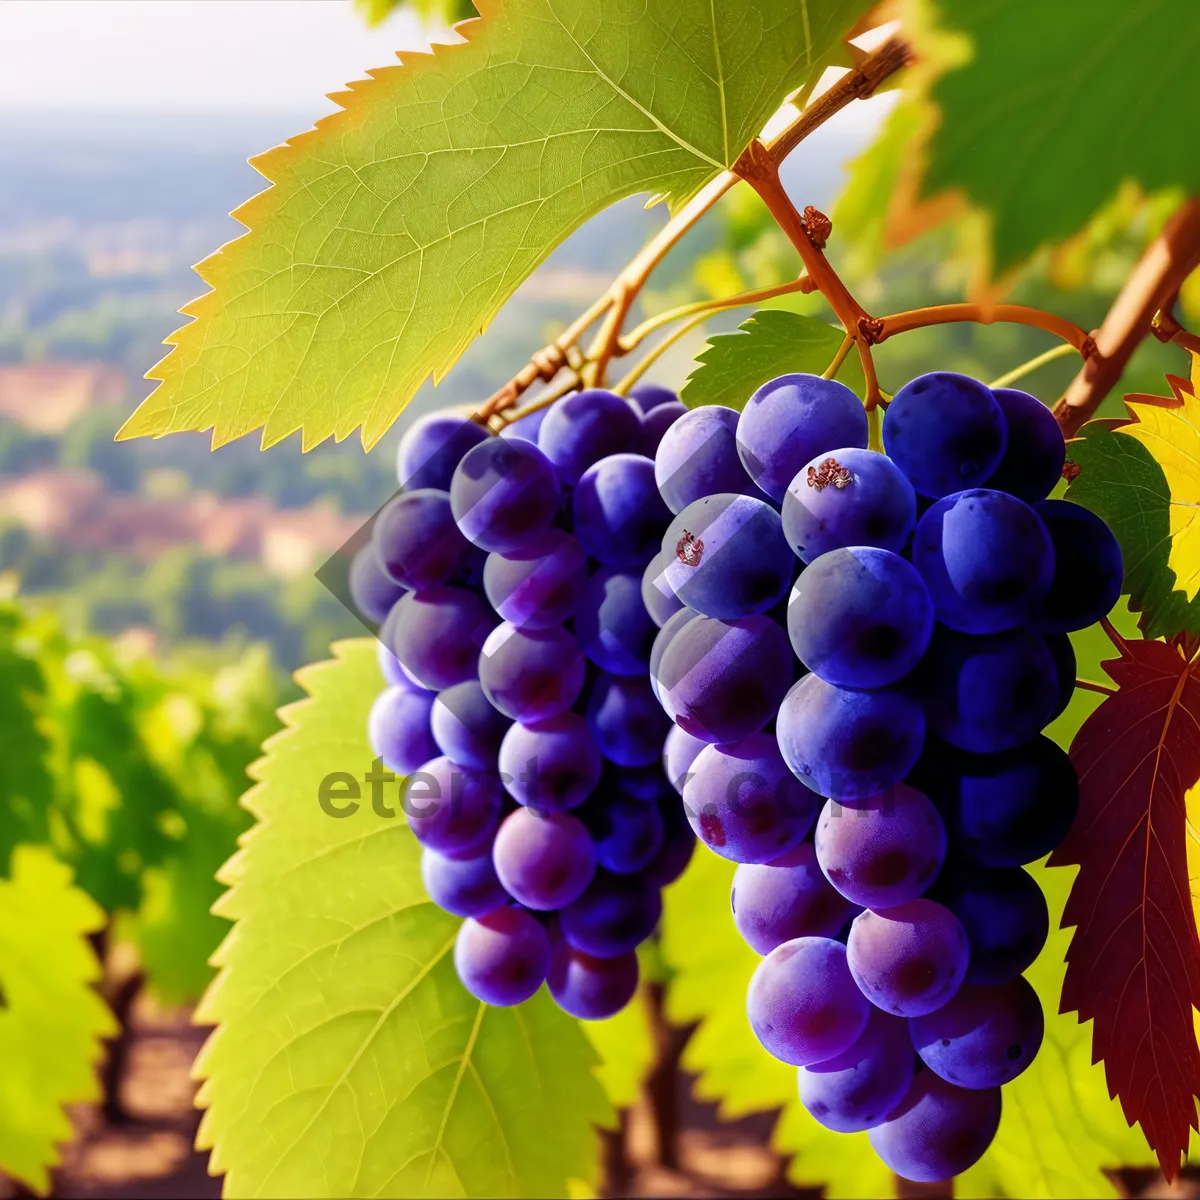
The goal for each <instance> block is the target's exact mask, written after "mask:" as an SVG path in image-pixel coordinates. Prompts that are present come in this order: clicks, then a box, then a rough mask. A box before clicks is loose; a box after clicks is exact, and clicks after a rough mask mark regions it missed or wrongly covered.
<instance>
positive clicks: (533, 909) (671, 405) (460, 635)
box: [350, 387, 695, 1019]
mask: <svg viewBox="0 0 1200 1200" xmlns="http://www.w3.org/2000/svg"><path fill="white" fill-rule="evenodd" d="M683 412H684V407H683V405H682V404H680V403H679V402H678V400H677V398H676V397H675V395H674V393H671V392H668V391H665V389H662V388H656V387H646V388H642V389H638V390H637V391H636V392H635V394H634V396H633V397H632V398H631V399H630V400H625V399H624V398H622V397H621V396H618V395H616V394H615V393H613V392H609V391H605V390H602V389H590V390H586V391H582V392H579V393H576V394H574V395H571V396H568V397H566V398H563V399H561V400H559V401H557V402H556V403H554V404H553V405H552V406H550V407H549V408H546V409H543V410H539V411H535V412H533V413H530V414H529V415H528V416H526V417H524V418H521V419H519V420H517V421H515V422H513V423H511V424H510V425H508V426H507V427H506V428H505V429H504V431H503V433H502V434H501V435H500V436H492V435H491V434H490V432H489V431H488V430H487V429H485V428H484V427H483V426H482V425H480V424H478V423H475V422H472V421H469V420H465V419H462V418H459V417H455V416H449V415H436V416H433V417H428V418H425V419H423V420H421V421H419V422H417V423H416V424H414V425H413V426H412V428H411V429H410V430H409V431H408V433H407V434H406V435H405V437H404V438H403V440H402V441H401V444H400V448H399V453H398V460H397V473H398V476H399V480H400V483H401V491H400V492H399V493H398V494H397V495H396V496H395V497H393V499H392V500H391V501H389V502H388V504H387V505H386V506H385V507H384V508H383V509H382V510H381V511H380V512H379V514H378V515H377V517H376V520H375V523H374V527H373V532H372V540H371V542H370V543H369V544H368V545H367V546H366V547H365V548H364V549H363V550H362V551H360V553H359V555H358V556H357V557H356V559H355V561H354V563H353V566H352V569H351V577H350V585H351V593H352V596H353V599H354V601H355V603H356V605H357V606H358V607H359V609H360V611H361V612H362V613H363V615H364V616H366V617H368V618H370V619H372V620H374V621H376V622H379V623H380V633H379V647H380V650H379V657H380V665H381V667H382V670H383V674H384V676H385V679H386V681H387V684H388V686H387V688H386V689H385V690H384V691H383V692H382V693H381V694H380V695H379V696H378V698H377V699H376V701H375V703H374V705H373V707H372V709H371V713H370V718H369V723H368V725H369V727H368V734H369V738H370V743H371V747H372V749H373V751H374V753H375V755H376V756H377V757H378V758H379V759H380V760H382V762H383V764H384V765H385V766H386V767H387V768H388V769H389V770H392V771H395V772H396V773H397V774H399V775H402V776H405V777H406V778H405V780H404V782H403V784H402V789H403V790H402V805H403V808H404V811H405V814H406V816H407V818H408V824H409V827H410V828H411V829H412V831H413V834H414V835H415V836H416V838H417V840H418V841H419V842H420V843H421V845H422V858H421V873H422V877H423V880H424V883H425V888H426V890H427V892H428V894H429V896H430V898H431V899H432V900H433V901H434V903H435V904H437V905H439V906H440V907H441V908H443V909H445V910H446V911H447V912H450V913H453V914H454V915H456V916H460V917H463V918H465V920H464V921H463V924H462V926H461V928H460V931H459V933H458V937H457V941H456V943H455V950H454V962H455V966H456V969H457V971H458V975H459V978H460V979H461V980H462V982H463V984H464V985H465V986H466V988H467V989H468V990H469V991H470V992H471V993H472V994H473V995H474V996H476V997H478V998H479V999H480V1000H482V1001H484V1002H486V1003H488V1004H497V1005H509V1004H518V1003H520V1002H521V1001H523V1000H526V999H528V998H529V997H530V996H531V995H533V993H534V992H536V991H537V990H538V988H539V987H540V986H541V985H542V983H543V982H545V983H547V984H548V986H549V990H550V994H551V995H552V996H553V998H554V1000H555V1001H556V1002H557V1003H558V1005H559V1006H560V1007H561V1008H563V1009H564V1010H565V1011H567V1012H569V1013H571V1014H573V1015H574V1016H577V1017H581V1018H584V1019H599V1018H603V1017H607V1016H610V1015H612V1014H613V1013H615V1012H617V1011H618V1010H619V1009H621V1008H623V1007H624V1005H625V1004H626V1003H627V1002H628V1001H629V999H630V997H631V996H632V995H633V993H634V990H635V989H636V987H637V982H638V963H637V956H636V953H635V951H636V948H637V946H638V944H639V943H640V942H642V941H643V940H644V939H645V938H646V937H648V936H649V935H650V934H651V932H652V931H653V930H654V928H655V926H656V925H657V923H658V919H659V916H660V914H661V911H662V900H661V889H662V887H663V886H665V885H666V884H667V883H669V882H671V881H672V880H673V879H675V878H676V877H677V876H678V875H679V874H680V873H681V872H682V871H683V869H684V867H685V866H686V865H687V863H688V860H689V859H690V857H691V853H692V850H693V847H694V844H695V837H694V835H693V833H692V831H691V828H690V826H689V825H688V823H687V821H686V820H685V819H684V816H683V813H682V812H681V811H680V808H679V805H678V804H677V803H676V802H675V801H674V796H673V794H672V792H671V789H670V787H669V785H668V784H667V781H666V777H665V775H664V773H663V769H662V766H661V765H660V759H661V757H662V752H663V741H664V738H665V735H666V732H667V729H668V727H669V722H668V720H667V718H666V717H665V716H664V715H663V713H662V710H661V709H660V708H659V706H658V703H657V701H656V700H655V697H654V694H653V692H652V690H651V686H650V677H649V673H648V664H649V661H650V652H651V649H652V645H653V642H654V635H655V634H656V633H657V626H656V625H655V623H654V620H652V618H651V616H650V614H649V612H648V611H647V603H646V598H645V597H644V595H643V587H642V576H643V570H644V568H645V565H646V563H647V562H648V561H649V560H650V559H651V558H652V557H653V556H654V555H655V554H656V552H657V551H658V549H659V545H660V543H661V541H662V536H663V531H664V530H665V529H666V527H667V525H668V524H669V522H670V519H671V513H670V512H669V511H668V509H667V507H666V505H665V504H664V503H663V501H662V500H661V499H660V497H659V492H658V484H657V482H656V479H655V463H654V457H653V456H654V453H655V450H656V449H657V446H658V443H659V440H660V439H661V437H662V436H663V434H664V432H665V431H666V430H667V429H668V428H669V427H670V426H671V424H672V423H673V422H674V421H675V420H676V418H677V417H679V416H680V415H681V414H682V413H683Z"/></svg>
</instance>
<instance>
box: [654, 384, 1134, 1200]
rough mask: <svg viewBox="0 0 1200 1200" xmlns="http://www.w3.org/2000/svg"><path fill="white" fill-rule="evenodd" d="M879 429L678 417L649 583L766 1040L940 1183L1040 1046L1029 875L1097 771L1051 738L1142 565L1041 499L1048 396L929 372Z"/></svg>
mask: <svg viewBox="0 0 1200 1200" xmlns="http://www.w3.org/2000/svg"><path fill="white" fill-rule="evenodd" d="M882 438H883V444H884V449H885V452H886V453H882V454H881V453H877V452H874V451H872V450H869V449H868V448H867V445H868V422H867V417H866V415H865V413H864V410H863V407H862V405H861V404H860V403H859V401H858V399H857V398H856V397H855V396H854V394H853V393H852V392H850V391H849V390H848V389H846V388H845V387H843V386H842V385H841V384H839V383H837V382H834V381H830V380H826V379H823V378H819V377H816V376H810V375H787V376H783V377H781V378H778V379H775V380H773V381H771V382H770V383H767V384H765V385H764V386H763V387H762V388H760V389H759V390H758V391H757V392H756V393H755V394H754V395H753V396H752V397H751V399H750V401H749V402H748V403H747V405H746V408H745V410H744V411H743V412H742V413H741V414H740V416H739V414H737V413H735V412H733V411H732V410H729V409H725V408H719V407H708V408H701V409H696V410H694V411H691V412H689V413H687V414H686V415H683V416H681V417H680V418H679V419H678V420H676V421H675V422H674V423H673V424H672V425H671V426H670V428H669V429H668V430H667V431H666V433H665V435H664V436H663V438H662V442H661V444H660V446H659V449H658V453H657V456H656V459H655V472H656V478H657V481H658V485H659V490H660V493H661V495H662V498H663V500H664V501H665V502H666V504H667V505H668V507H669V508H670V509H671V511H672V512H673V513H675V514H676V515H675V520H674V521H673V522H672V523H671V525H670V527H669V528H668V530H667V532H666V534H665V536H664V537H663V539H662V546H661V550H660V553H659V555H658V556H657V557H656V558H655V559H653V560H652V561H651V563H650V565H649V566H648V568H647V571H646V574H645V576H644V579H643V590H644V593H645V595H646V601H647V602H646V608H647V611H648V612H649V614H650V616H651V617H652V618H653V620H654V621H655V622H656V624H658V625H659V626H660V630H659V633H658V636H657V638H656V639H655V642H654V644H653V646H652V647H651V650H650V656H649V662H650V665H651V671H652V684H653V688H654V692H655V694H656V695H657V697H658V700H659V703H660V704H661V705H662V707H663V709H664V710H665V711H666V713H667V715H668V716H669V717H670V718H671V719H672V721H673V722H674V728H673V729H672V730H671V732H670V733H669V734H668V736H667V740H666V745H665V748H664V766H665V769H666V772H667V775H668V778H669V779H671V780H672V782H673V784H674V786H675V787H676V790H678V791H679V792H680V793H681V795H682V798H683V807H684V810H685V812H686V815H687V818H688V821H689V822H690V824H691V825H692V827H693V829H694V830H695V832H696V835H697V837H698V838H699V839H700V840H701V841H703V842H704V843H705V844H706V845H707V846H708V847H709V848H710V849H712V850H713V851H715V852H716V853H717V854H720V855H723V856H724V857H726V858H728V859H732V860H734V861H735V862H737V863H738V864H739V866H738V867H737V870H736V873H735V876H734V884H733V895H732V907H733V917H734V921H735V923H736V925H737V928H738V930H739V931H740V932H741V934H742V936H743V937H744V938H745V940H746V941H747V942H748V943H749V945H750V946H751V947H752V948H753V949H754V950H755V951H756V952H757V953H758V954H760V955H763V956H764V957H763V960H762V962H761V963H760V964H759V966H758V968H757V969H756V971H755V974H754V976H753V978H752V980H751V983H750V987H749V992H748V996H747V1012H748V1016H749V1020H750V1024H751V1026H752V1028H753V1030H754V1032H755V1034H756V1035H757V1037H758V1039H759V1040H760V1041H761V1042H762V1044H763V1046H764V1047H765V1048H766V1049H767V1050H768V1051H769V1052H770V1053H771V1054H773V1055H774V1056H775V1057H777V1058H779V1059H781V1060H782V1061H784V1062H787V1063H790V1064H793V1065H795V1066H797V1067H799V1069H800V1070H799V1090H800V1098H801V1100H802V1102H803V1103H804V1105H805V1106H806V1107H807V1109H808V1111H809V1112H810V1113H811V1114H812V1115H813V1117H814V1118H816V1120H818V1121H819V1122H821V1123H822V1124H823V1125H826V1126H827V1127H829V1128H830V1129H833V1130H836V1131H839V1132H852V1131H860V1130H870V1138H871V1142H872V1145H873V1146H874V1147H875V1150H876V1151H877V1153H878V1154H879V1155H880V1157H881V1158H882V1159H883V1160H884V1161H885V1162H886V1163H887V1164H888V1166H890V1167H891V1168H892V1169H893V1170H895V1171H896V1172H897V1173H898V1174H900V1175H902V1176H905V1177H907V1178H909V1179H913V1180H917V1181H926V1182H934V1181H940V1180H944V1179H947V1178H950V1177H951V1176H953V1175H956V1174H957V1173H959V1172H960V1171H962V1170H964V1169H965V1168H966V1167H968V1166H969V1165H970V1164H971V1163H973V1162H974V1161H975V1160H976V1159H977V1158H978V1157H979V1156H980V1155H981V1154H982V1153H983V1151H984V1150H985V1149H986V1147H987V1146H988V1144H989V1143H990V1141H991V1139H992V1137H993V1135H994V1133H995V1131H996V1128H997V1125H998V1123H999V1119H1000V1087H1001V1085H1002V1084H1004V1083H1007V1082H1008V1081H1009V1080H1011V1079H1013V1078H1014V1077H1015V1076H1016V1075H1018V1074H1020V1072H1021V1071H1023V1070H1024V1069H1025V1068H1026V1067H1027V1066H1028V1065H1029V1063H1030V1062H1031V1061H1032V1059H1033V1057H1034V1055H1035V1054H1036V1053H1037V1050H1038V1047H1039V1044H1040V1042H1041V1039H1042V1032H1043V1016H1042V1011H1041V1007H1040V1004H1039V1001H1038V998H1037V995H1036V994H1035V992H1034V990H1033V988H1032V987H1031V986H1030V985H1029V984H1028V982H1027V981H1026V980H1025V979H1024V978H1023V976H1022V972H1023V971H1024V970H1025V969H1026V968H1027V967H1028V966H1029V965H1030V964H1031V963H1032V962H1033V960H1034V959H1035V958H1036V957H1037V954H1038V953H1039V951H1040V950H1041V947H1042V945H1043V943H1044V941H1045V938H1046V935H1047V931H1048V916H1047V909H1046V903H1045V900H1044V898H1043V896H1042V894H1041V891H1040V889H1039V888H1038V886H1037V884H1036V882H1035V881H1034V879H1033V878H1032V877H1031V876H1030V875H1029V874H1028V873H1027V872H1026V871H1025V870H1023V869H1022V868H1023V867H1024V866H1025V865H1027V864H1029V863H1032V862H1034V861H1036V860H1037V859H1039V858H1041V857H1042V856H1044V855H1045V854H1047V853H1049V852H1050V851H1051V850H1053V849H1054V847H1055V846H1056V845H1057V844H1058V843H1059V842H1060V841H1061V839H1062V838H1063V836H1064V835H1065V834H1066V832H1067V829H1068V827H1069V826H1070V824H1071V821H1072V819H1073V817H1074V814H1075V810H1076V807H1077V804H1078V782H1077V779H1076V777H1075V773H1074V770H1073V768H1072V766H1071V763H1070V760H1069V759H1068V758H1067V756H1066V755H1065V754H1064V753H1063V751H1062V750H1060V749H1059V748H1058V747H1057V746H1056V745H1055V744H1054V743H1053V742H1051V741H1050V740H1049V739H1047V738H1045V737H1044V736H1041V734H1040V730H1041V729H1042V728H1043V727H1044V726H1045V725H1046V724H1047V723H1048V722H1049V721H1051V720H1052V719H1053V718H1054V717H1055V716H1056V715H1057V714H1058V713H1059V712H1061V711H1062V709H1063V708H1064V707H1065V705H1066V703H1067V701H1068V699H1069V697H1070V694H1071V691H1072V688H1073V687H1074V678H1075V663H1074V655H1073V652H1072V650H1071V645H1070V642H1069V641H1068V640H1067V636H1066V635H1067V632H1068V631H1070V630H1075V629H1080V628H1083V627H1084V626H1086V625H1089V624H1091V623H1092V622H1094V621H1096V620H1097V619H1098V618H1100V617H1101V616H1103V615H1104V614H1105V613H1107V612H1108V610H1109V609H1110V607H1111V606H1112V605H1113V603H1114V602H1115V601H1116V599H1117V596H1118V594H1119V591H1120V586H1121V579H1122V570H1121V557H1120V552H1119V550H1118V548H1117V544H1116V541H1115V540H1114V538H1113V536H1112V534H1111V533H1110V532H1109V530H1108V528H1107V527H1106V526H1105V525H1104V524H1103V522H1101V521H1100V520H1099V519H1098V518H1096V517H1094V516H1093V515H1092V514H1091V513H1089V512H1087V511H1086V510H1084V509H1082V508H1079V507H1077V506H1076V505H1073V504H1069V503H1066V502H1063V501H1059V500H1048V499H1046V496H1047V495H1048V493H1049V492H1050V490H1051V489H1052V488H1053V487H1054V485H1055V483H1056V481H1057V480H1058V479H1059V477H1060V475H1061V471H1062V466H1063V462H1064V456H1065V448H1064V443H1063V438H1062V435H1061V433H1060V431H1059V428H1058V426H1057V424H1056V423H1055V421H1054V419H1053V417H1052V416H1051V414H1050V413H1049V411H1048V410H1047V409H1046V408H1045V407H1043V405H1042V404H1041V403H1040V402H1039V401H1037V400H1036V399H1035V398H1034V397H1032V396H1029V395H1028V394H1026V393H1024V392H1019V391H1013V390H1002V389H997V390H995V391H993V390H990V389H989V388H987V387H985V386H983V385H982V384H980V383H978V382H976V381H975V380H972V379H969V378H966V377H964V376H961V375H956V374H951V373H948V372H936V373H932V374H928V375H923V376H921V377H920V378H918V379H914V380H913V381H912V382H910V383H909V384H908V385H907V386H905V387H904V388H902V389H901V390H900V391H899V392H898V393H897V395H896V396H895V398H894V399H893V400H892V402H891V403H890V405H889V406H888V409H887V412H886V415H885V417H884V420H883V425H882ZM789 651H794V655H793V654H792V653H790V652H789ZM797 676H799V677H798V678H797Z"/></svg>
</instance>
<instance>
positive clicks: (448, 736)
mask: <svg viewBox="0 0 1200 1200" xmlns="http://www.w3.org/2000/svg"><path fill="white" fill-rule="evenodd" d="M429 724H430V729H431V731H432V733H433V740H434V741H435V742H436V743H437V745H438V748H439V749H440V750H441V752H442V753H443V754H444V755H445V756H446V757H447V758H448V759H450V761H451V762H456V763H458V765H459V766H460V767H470V768H471V769H472V770H475V771H494V770H495V769H496V762H497V759H498V757H499V754H500V742H501V741H502V740H503V738H504V735H505V733H506V732H507V731H508V727H509V725H510V724H512V722H511V721H510V720H509V719H508V718H507V717H506V716H505V715H504V714H503V713H502V712H500V711H499V710H498V709H496V708H494V707H493V705H492V703H491V701H489V700H488V698H487V696H486V695H485V693H484V690H483V688H482V687H480V686H479V683H478V682H477V681H476V680H474V679H468V680H466V681H464V682H463V683H456V684H455V685H454V686H453V687H451V688H447V689H446V690H445V691H444V692H438V694H437V698H436V699H435V700H434V702H433V709H432V711H431V712H430V719H429Z"/></svg>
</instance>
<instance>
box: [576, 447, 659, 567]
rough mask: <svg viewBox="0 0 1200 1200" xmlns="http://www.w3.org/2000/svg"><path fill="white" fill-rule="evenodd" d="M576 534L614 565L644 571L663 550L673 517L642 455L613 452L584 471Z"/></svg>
mask: <svg viewBox="0 0 1200 1200" xmlns="http://www.w3.org/2000/svg"><path fill="white" fill-rule="evenodd" d="M571 515H572V518H573V520H574V522H575V536H576V537H577V538H579V541H580V544H581V545H582V546H583V548H584V549H585V550H586V551H587V552H588V553H589V554H590V555H591V556H592V557H593V558H595V559H598V560H599V561H600V562H602V563H604V564H605V565H606V566H610V567H637V568H641V567H642V566H643V565H644V564H645V563H647V562H648V561H649V560H650V559H651V558H653V557H654V553H655V551H656V550H657V549H658V547H659V542H660V540H661V538H662V531H663V529H664V528H665V527H666V525H667V522H668V521H669V520H670V519H671V514H670V513H669V512H667V509H666V506H665V505H664V504H663V502H662V500H661V499H660V498H659V495H658V489H657V488H656V487H655V484H654V464H653V463H652V462H651V461H650V459H648V458H646V457H644V456H643V455H641V454H610V455H609V456H608V457H606V458H602V459H601V460H600V461H599V462H597V463H595V464H594V465H593V466H590V467H588V469H587V470H586V471H585V472H584V473H583V476H582V478H581V479H580V480H579V486H578V487H576V489H575V494H574V496H573V497H572V499H571Z"/></svg>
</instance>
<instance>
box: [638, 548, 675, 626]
mask: <svg viewBox="0 0 1200 1200" xmlns="http://www.w3.org/2000/svg"><path fill="white" fill-rule="evenodd" d="M665 566H666V560H665V559H664V558H663V554H662V551H661V550H660V551H659V552H658V553H657V554H656V555H655V556H654V557H653V558H652V559H651V560H650V561H649V562H648V563H647V564H646V569H645V571H644V572H643V573H642V603H643V604H644V605H645V606H646V611H647V612H648V613H649V614H650V620H652V621H653V622H654V623H655V625H657V626H658V627H659V629H661V628H662V627H663V626H664V625H665V624H666V623H667V622H668V621H669V620H670V619H671V618H672V617H673V616H674V615H675V614H676V613H678V612H682V611H683V607H684V604H683V601H682V600H680V598H679V597H678V596H677V595H675V593H674V592H673V591H672V590H671V588H670V587H669V586H668V585H667V581H666V579H665V578H664V577H663V568H664V567H665Z"/></svg>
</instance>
